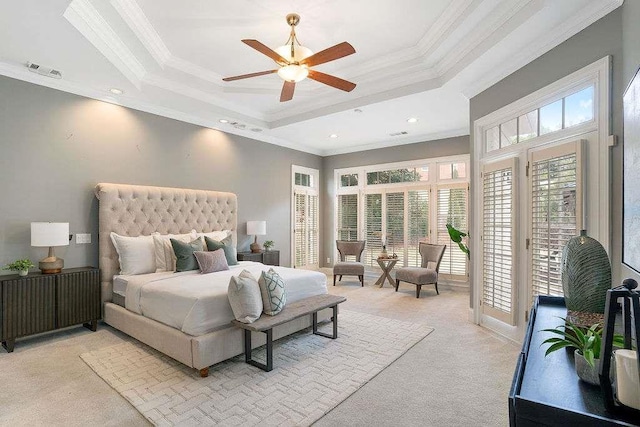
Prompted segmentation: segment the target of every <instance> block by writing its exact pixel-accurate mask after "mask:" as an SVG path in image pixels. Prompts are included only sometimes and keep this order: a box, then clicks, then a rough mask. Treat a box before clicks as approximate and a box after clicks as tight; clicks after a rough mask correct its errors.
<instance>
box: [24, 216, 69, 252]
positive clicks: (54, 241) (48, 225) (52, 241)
mask: <svg viewBox="0 0 640 427" xmlns="http://www.w3.org/2000/svg"><path fill="white" fill-rule="evenodd" d="M68 245H69V223H68V222H32V223H31V246H44V247H47V246H68Z"/></svg>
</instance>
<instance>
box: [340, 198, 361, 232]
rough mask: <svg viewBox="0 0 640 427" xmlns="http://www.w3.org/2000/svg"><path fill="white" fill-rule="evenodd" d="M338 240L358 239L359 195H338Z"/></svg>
mask: <svg viewBox="0 0 640 427" xmlns="http://www.w3.org/2000/svg"><path fill="white" fill-rule="evenodd" d="M336 222H337V224H338V229H337V234H336V236H337V238H338V240H358V195H357V194H341V195H339V196H338V218H337V221H336Z"/></svg>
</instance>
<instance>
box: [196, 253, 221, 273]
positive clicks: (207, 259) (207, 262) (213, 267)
mask: <svg viewBox="0 0 640 427" xmlns="http://www.w3.org/2000/svg"><path fill="white" fill-rule="evenodd" d="M193 254H194V255H195V257H196V261H198V266H200V273H202V274H207V273H215V272H216V271H224V270H228V269H229V265H228V264H227V258H225V256H224V251H223V250H222V249H218V250H217V251H212V252H208V251H196V252H194V253H193Z"/></svg>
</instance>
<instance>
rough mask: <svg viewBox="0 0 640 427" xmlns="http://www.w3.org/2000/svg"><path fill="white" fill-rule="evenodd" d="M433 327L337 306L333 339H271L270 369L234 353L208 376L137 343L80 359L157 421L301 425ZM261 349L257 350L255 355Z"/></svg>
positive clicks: (304, 334)
mask: <svg viewBox="0 0 640 427" xmlns="http://www.w3.org/2000/svg"><path fill="white" fill-rule="evenodd" d="M329 328H331V325H330V324H328V325H324V326H323V327H322V328H321V330H323V329H327V332H328V329H329ZM432 331H433V328H430V327H428V326H426V325H423V324H419V323H409V322H402V321H399V320H394V319H387V318H384V317H379V316H374V315H371V314H365V313H359V312H354V311H348V310H341V311H340V314H339V329H338V334H339V335H338V339H336V340H332V339H327V338H324V337H320V336H318V335H313V334H311V332H310V331H309V330H305V331H301V332H298V333H296V334H293V335H291V336H289V337H286V338H283V339H280V340H278V341H275V342H274V350H273V353H274V359H273V366H274V369H273V371H271V372H264V371H262V370H260V369H258V368H256V367H254V366H251V365H248V364H246V363H244V358H243V356H237V357H234V358H232V359H229V360H227V361H225V362H222V363H219V364H217V365H214V366H213V367H211V369H210V371H209V377H208V378H200V377H199V375H198V373H197V371H196V370H195V369H191V368H188V367H186V366H185V365H183V364H181V363H179V362H177V361H175V360H173V359H171V358H170V357H168V356H165V355H163V354H162V353H160V352H158V351H156V350H154V349H153V348H151V347H149V346H146V345H144V344H142V343H140V342H138V341H135V340H132V341H128V342H125V343H122V344H117V345H114V346H111V347H106V348H104V349H100V350H97V351H92V352H89V353H84V354H82V355H81V356H80V357H81V358H82V360H84V361H85V362H86V363H87V364H88V365H89V366H90V367H91V368H92V369H93V370H94V371H95V372H96V373H97V374H98V375H99V376H100V377H101V378H102V379H104V380H105V381H106V382H107V383H108V384H109V385H111V386H112V387H113V388H114V389H115V390H116V391H117V392H118V393H120V394H121V395H122V396H123V397H124V398H125V399H127V400H128V401H129V402H131V404H132V405H133V406H134V407H135V408H136V409H137V410H138V411H139V412H140V413H141V414H142V415H144V416H145V417H146V418H147V419H148V420H149V421H151V422H152V423H153V424H155V425H158V426H171V425H216V424H220V425H225V426H226V425H243V426H245V425H257V424H267V425H281V426H288V425H296V426H298V425H310V424H312V423H313V422H314V421H316V420H318V419H319V418H320V417H322V416H323V415H324V414H326V413H327V412H329V411H330V410H331V409H333V408H334V407H335V406H336V405H338V404H339V403H340V402H342V401H343V400H345V399H346V398H347V397H349V396H350V395H351V394H353V393H354V392H355V391H356V390H358V389H359V388H360V387H362V386H363V385H364V384H366V383H367V382H368V381H369V380H371V379H372V378H373V377H375V376H376V375H377V374H378V373H380V372H381V371H382V370H383V369H384V368H386V367H387V366H389V365H390V364H391V363H392V362H393V361H395V360H396V359H397V358H399V357H400V356H402V355H403V354H404V353H405V352H406V351H407V350H409V349H410V348H411V347H413V346H414V345H415V344H417V343H418V342H420V341H421V340H422V339H424V338H425V337H426V336H427V335H429V334H430V333H431V332H432ZM264 353H265V352H264V348H260V349H257V350H254V355H255V357H254V358H255V359H258V360H264V359H263V358H264Z"/></svg>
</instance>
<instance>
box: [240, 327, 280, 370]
mask: <svg viewBox="0 0 640 427" xmlns="http://www.w3.org/2000/svg"><path fill="white" fill-rule="evenodd" d="M264 333H265V334H266V335H267V363H266V364H264V363H260V362H257V361H255V360H253V359H251V352H252V348H251V331H250V330H248V329H245V330H244V361H245V362H247V363H248V364H250V365H253V366H255V367H256V368H260V369H262V370H263V371H267V372H269V371H272V370H273V329H267V330H266V331H264Z"/></svg>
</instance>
